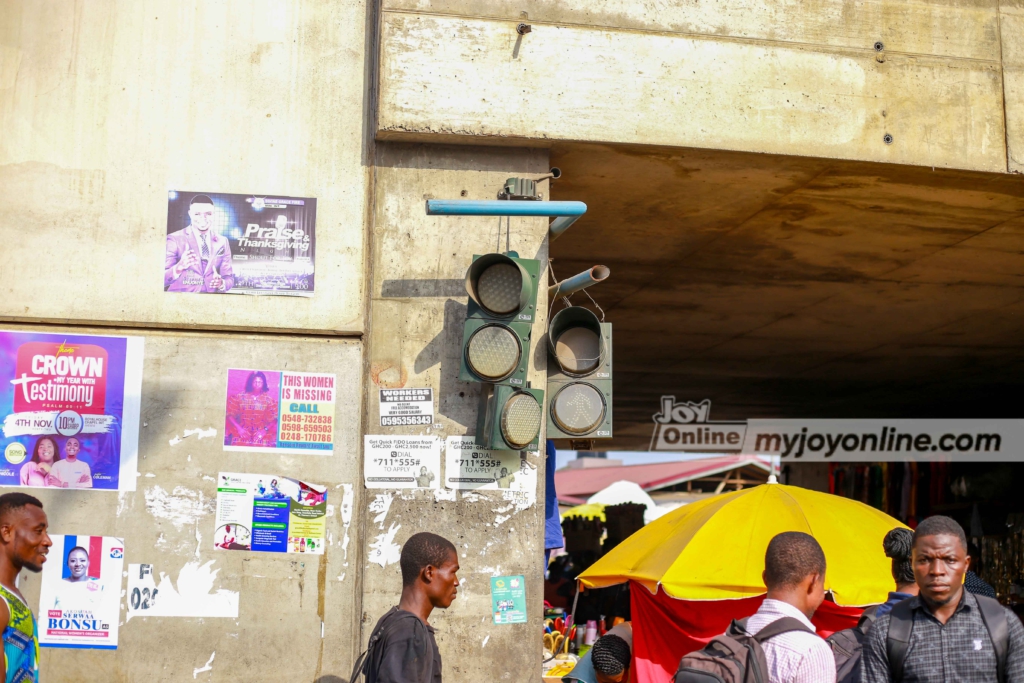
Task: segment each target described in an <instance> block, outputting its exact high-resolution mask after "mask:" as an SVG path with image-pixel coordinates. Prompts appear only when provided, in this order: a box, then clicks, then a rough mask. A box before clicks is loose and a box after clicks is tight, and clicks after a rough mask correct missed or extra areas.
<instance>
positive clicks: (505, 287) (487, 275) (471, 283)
mask: <svg viewBox="0 0 1024 683" xmlns="http://www.w3.org/2000/svg"><path fill="white" fill-rule="evenodd" d="M531 288H532V285H531V283H530V274H529V273H528V272H527V271H526V269H525V268H523V267H522V266H521V265H520V264H518V263H516V262H515V261H513V260H512V259H511V258H509V257H508V256H505V255H504V254H484V255H483V256H481V257H480V258H478V259H476V260H475V261H473V263H472V265H470V267H469V270H468V271H466V292H467V293H468V294H469V296H470V298H472V299H473V301H475V302H476V303H477V304H478V305H479V306H480V307H481V308H482V309H484V310H485V311H487V312H488V313H490V314H491V315H496V316H509V315H513V314H514V313H516V312H517V311H519V310H520V309H522V308H524V307H525V306H526V305H527V304H528V303H529V302H530V292H531Z"/></svg>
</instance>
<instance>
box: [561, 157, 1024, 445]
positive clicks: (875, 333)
mask: <svg viewBox="0 0 1024 683" xmlns="http://www.w3.org/2000/svg"><path fill="white" fill-rule="evenodd" d="M551 162H552V165H555V166H558V167H560V168H561V169H562V171H563V173H564V175H563V177H562V179H561V180H559V181H558V182H557V183H555V184H554V186H553V189H552V192H553V197H554V199H573V200H581V201H584V202H586V203H587V205H588V206H589V210H588V212H587V215H586V216H585V217H583V218H582V219H581V220H580V221H579V222H578V223H577V224H576V225H575V226H573V228H572V229H571V230H570V231H569V232H567V233H566V234H565V235H564V236H563V237H561V238H559V239H558V240H557V241H556V242H554V243H553V244H552V247H551V255H552V258H553V259H554V260H553V267H554V269H555V273H556V274H557V275H559V276H561V277H564V276H565V275H566V274H569V273H573V272H577V271H579V270H582V269H583V268H585V267H588V266H592V265H594V264H595V263H601V264H605V265H607V266H609V267H610V268H611V271H612V275H611V277H610V278H609V279H608V280H607V282H605V283H603V284H601V285H600V286H597V287H594V288H592V289H590V290H588V292H590V293H591V294H592V295H593V296H594V297H595V298H596V299H597V301H598V303H600V304H601V305H602V307H603V308H604V310H605V312H606V314H607V317H608V320H609V321H610V322H612V323H613V324H614V325H615V360H616V364H615V372H616V374H615V434H616V438H615V439H613V440H611V441H610V442H607V443H599V444H598V447H609V448H627V449H633V448H640V449H646V448H647V447H648V445H649V443H650V438H651V432H652V427H653V423H652V421H651V420H652V416H653V415H654V414H655V413H656V412H657V411H658V409H659V408H658V406H659V399H660V397H661V396H662V395H675V396H676V398H677V399H678V400H680V401H682V400H693V401H701V400H704V399H710V400H711V402H712V409H711V419H712V420H726V419H747V418H755V417H792V418H801V417H803V418H813V417H818V418H835V417H865V418H874V417H878V418H885V417H932V418H943V417H950V418H954V417H961V418H966V417H978V418H983V417H989V418H992V417H1007V418H1010V417H1019V414H1018V413H1017V410H1018V408H1017V406H1018V405H1019V401H1017V400H1016V399H1015V396H1016V394H1017V389H1016V387H1017V386H1018V385H1019V384H1020V382H1022V381H1024V354H1022V352H1021V345H1020V343H1019V340H1020V336H1021V333H1022V332H1024V322H1022V321H1024V296H1022V293H1021V292H1022V290H1021V287H1022V285H1024V278H1022V275H1021V274H1022V273H1024V255H1022V254H1024V178H1022V177H1021V176H1019V175H1007V174H986V173H974V172H965V171H950V170H942V169H936V170H935V171H932V169H930V168H914V167H908V166H894V165H883V164H869V163H860V162H837V161H828V160H823V159H804V158H799V157H781V156H771V155H759V154H743V153H734V152H715V151H708V150H678V149H675V150H673V149H656V150H652V149H650V148H640V147H607V146H597V145H578V144H576V145H557V146H556V147H555V148H554V149H553V150H552V159H551Z"/></svg>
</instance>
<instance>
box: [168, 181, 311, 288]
mask: <svg viewBox="0 0 1024 683" xmlns="http://www.w3.org/2000/svg"><path fill="white" fill-rule="evenodd" d="M315 251H316V199H313V198H311V197H282V196H271V195H250V194H229V193H226V192H186V191H181V190H172V191H171V192H169V193H168V195H167V239H166V242H165V250H164V291H166V292H192V293H194V294H263V295H267V294H270V295H275V294H276V295H279V296H282V295H283V296H313V284H314V279H313V275H314V272H313V266H314V252H315Z"/></svg>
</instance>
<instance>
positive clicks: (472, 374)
mask: <svg viewBox="0 0 1024 683" xmlns="http://www.w3.org/2000/svg"><path fill="white" fill-rule="evenodd" d="M539 273H540V261H536V260H533V259H521V258H519V255H518V254H517V253H515V252H514V251H510V252H508V253H506V254H497V253H495V254H484V255H482V256H479V255H475V256H473V263H472V265H470V267H469V270H468V271H467V272H466V291H467V292H468V293H469V305H468V308H467V311H466V324H465V327H464V330H463V335H462V360H461V363H460V365H459V379H461V380H463V381H466V382H483V383H488V384H508V385H510V386H516V387H525V386H526V370H527V366H528V365H529V357H530V336H531V332H532V330H533V321H534V318H535V317H536V313H537V281H538V276H539Z"/></svg>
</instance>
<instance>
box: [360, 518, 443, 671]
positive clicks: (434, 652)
mask: <svg viewBox="0 0 1024 683" xmlns="http://www.w3.org/2000/svg"><path fill="white" fill-rule="evenodd" d="M399 564H400V565H401V567H402V599H401V600H399V602H398V606H397V607H392V608H391V609H390V610H389V611H388V613H387V614H385V615H384V616H383V617H381V618H380V621H378V622H377V625H376V626H374V628H373V634H372V635H371V636H370V644H369V647H368V652H367V659H366V669H365V672H366V683H441V653H440V652H439V651H438V649H437V642H436V641H435V640H434V629H433V628H432V627H431V626H430V623H429V622H428V621H427V619H429V617H430V613H431V612H432V611H433V609H434V608H435V607H440V608H441V609H447V607H448V606H449V605H451V604H452V601H453V600H455V596H456V594H457V593H458V586H459V579H458V577H457V576H456V572H458V571H459V558H458V554H457V553H456V551H455V546H454V545H452V543H451V541H449V540H448V539H446V538H442V537H441V536H438V535H437V534H431V533H426V532H423V533H418V534H415V535H414V536H413V537H412V538H410V539H409V540H408V541H406V542H405V546H404V547H403V548H402V558H401V560H400V563H399Z"/></svg>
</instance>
